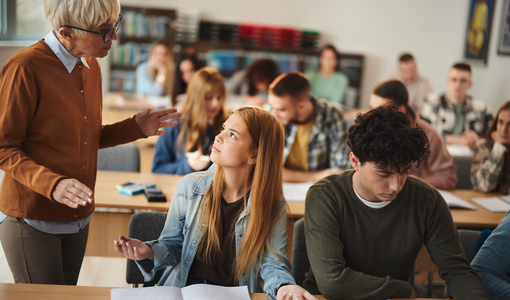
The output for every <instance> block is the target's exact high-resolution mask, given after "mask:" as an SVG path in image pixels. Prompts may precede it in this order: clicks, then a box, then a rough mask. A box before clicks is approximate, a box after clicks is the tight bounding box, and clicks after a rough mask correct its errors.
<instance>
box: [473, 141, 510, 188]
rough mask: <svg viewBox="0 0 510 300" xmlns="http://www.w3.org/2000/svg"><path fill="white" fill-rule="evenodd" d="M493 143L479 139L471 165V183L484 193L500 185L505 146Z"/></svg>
mask: <svg viewBox="0 0 510 300" xmlns="http://www.w3.org/2000/svg"><path fill="white" fill-rule="evenodd" d="M491 144H492V143H491V142H490V141H488V140H486V139H480V140H478V142H477V143H476V145H475V150H474V154H473V163H472V165H471V183H472V184H473V186H474V187H475V188H476V189H477V190H479V191H481V192H483V193H489V192H492V191H494V189H495V188H496V187H497V186H498V183H499V176H500V174H501V170H502V169H503V164H504V155H505V151H506V148H505V146H503V145H502V144H500V143H494V145H492V146H491Z"/></svg>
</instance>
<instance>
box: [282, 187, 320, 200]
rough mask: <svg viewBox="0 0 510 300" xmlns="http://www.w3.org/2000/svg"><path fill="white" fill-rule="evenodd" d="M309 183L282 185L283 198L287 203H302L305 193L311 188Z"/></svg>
mask: <svg viewBox="0 0 510 300" xmlns="http://www.w3.org/2000/svg"><path fill="white" fill-rule="evenodd" d="M312 184H313V183H311V182H303V183H288V182H284V183H283V197H285V200H287V201H301V202H304V201H305V198H306V192H308V189H309V188H310V187H311V186H312Z"/></svg>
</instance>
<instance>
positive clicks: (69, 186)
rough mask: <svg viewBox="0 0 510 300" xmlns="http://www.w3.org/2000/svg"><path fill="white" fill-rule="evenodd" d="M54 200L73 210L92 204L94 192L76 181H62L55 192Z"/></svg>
mask: <svg viewBox="0 0 510 300" xmlns="http://www.w3.org/2000/svg"><path fill="white" fill-rule="evenodd" d="M53 199H55V201H57V202H58V203H62V204H64V205H67V206H69V207H71V208H78V206H79V205H81V206H86V205H87V204H89V203H92V190H91V189H89V188H88V187H87V186H86V185H84V184H83V183H81V182H79V181H78V180H76V179H73V178H71V179H62V180H60V181H59V182H58V184H57V186H56V187H55V189H54V190H53Z"/></svg>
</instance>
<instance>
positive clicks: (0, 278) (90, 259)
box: [0, 247, 131, 287]
mask: <svg viewBox="0 0 510 300" xmlns="http://www.w3.org/2000/svg"><path fill="white" fill-rule="evenodd" d="M0 283H14V279H13V278H12V274H11V270H10V269H9V265H8V264H7V260H6V259H5V255H4V251H3V249H2V247H0ZM78 285H82V286H106V287H130V286H131V285H129V284H127V283H126V259H125V258H120V257H98V256H85V258H84V260H83V265H82V268H81V272H80V277H79V278H78Z"/></svg>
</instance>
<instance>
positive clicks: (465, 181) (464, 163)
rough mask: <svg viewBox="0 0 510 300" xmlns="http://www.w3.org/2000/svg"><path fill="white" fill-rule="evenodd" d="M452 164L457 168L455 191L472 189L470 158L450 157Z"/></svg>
mask: <svg viewBox="0 0 510 300" xmlns="http://www.w3.org/2000/svg"><path fill="white" fill-rule="evenodd" d="M452 157H453V163H454V164H455V165H456V166H457V185H456V186H455V188H456V189H463V190H470V189H472V188H473V185H472V184H471V179H469V177H470V176H471V163H472V160H473V158H472V157H471V156H463V155H462V156H460V155H452Z"/></svg>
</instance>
